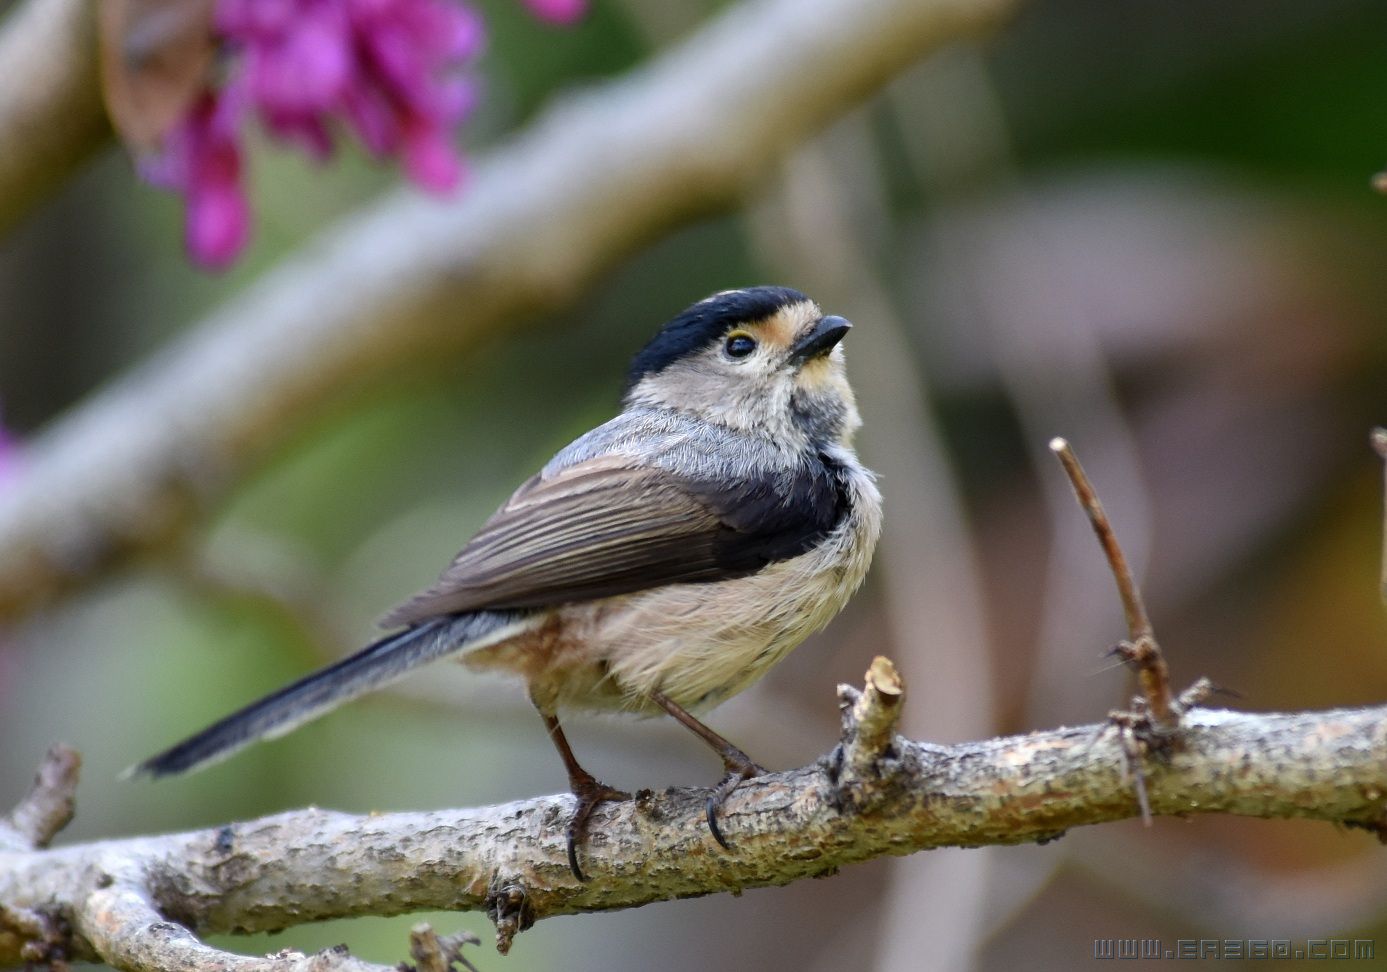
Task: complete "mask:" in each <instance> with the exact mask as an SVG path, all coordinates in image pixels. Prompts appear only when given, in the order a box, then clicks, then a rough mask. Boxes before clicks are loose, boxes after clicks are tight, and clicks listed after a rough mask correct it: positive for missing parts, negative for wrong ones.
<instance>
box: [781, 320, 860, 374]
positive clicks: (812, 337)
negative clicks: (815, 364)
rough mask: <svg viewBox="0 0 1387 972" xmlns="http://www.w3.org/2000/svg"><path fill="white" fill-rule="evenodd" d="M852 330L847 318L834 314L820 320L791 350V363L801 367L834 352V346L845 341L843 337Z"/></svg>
mask: <svg viewBox="0 0 1387 972" xmlns="http://www.w3.org/2000/svg"><path fill="white" fill-rule="evenodd" d="M850 330H852V325H851V324H849V323H848V321H847V320H846V319H845V318H842V317H838V316H836V315H833V314H830V315H829V316H828V317H821V318H819V320H818V322H817V323H816V324H815V325H814V326H813V327H812V328H810V329H809V333H808V334H806V335H805V336H804V337H802V338H800V339H799V341H797V342H796V343H795V346H794V347H793V348H791V349H790V363H791V364H793V365H796V366H799V365H802V364H804V363H805V362H806V361H812V360H813V359H814V358H818V357H822V356H823V355H825V354H828V352H830V351H832V350H833V347H834V345H836V344H837V343H838V342H839V341H841V340H843V335H844V334H847V333H848V331H850Z"/></svg>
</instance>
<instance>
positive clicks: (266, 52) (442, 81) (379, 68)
mask: <svg viewBox="0 0 1387 972" xmlns="http://www.w3.org/2000/svg"><path fill="white" fill-rule="evenodd" d="M524 2H525V4H526V6H528V7H529V9H530V10H531V11H532V12H533V13H534V14H535V15H536V16H538V17H540V18H542V19H544V20H546V21H549V22H551V23H570V22H572V21H573V20H574V19H576V18H577V17H579V16H581V15H582V14H583V13H584V12H585V10H586V9H587V0H524ZM214 30H215V33H216V35H217V38H218V40H219V41H220V43H221V47H222V49H223V51H224V52H225V55H226V58H227V63H228V67H227V70H226V75H227V77H228V80H227V82H226V83H225V84H224V85H223V86H222V87H221V88H220V89H212V88H208V89H207V90H206V91H204V92H203V93H202V95H200V96H199V97H198V99H197V101H196V102H195V104H194V106H193V108H192V110H191V111H190V112H189V114H188V115H187V116H186V117H185V118H184V119H183V120H182V121H181V122H180V123H179V124H178V125H177V126H175V128H174V130H173V131H171V132H170V133H169V134H168V136H167V137H166V139H165V142H164V145H163V146H162V149H161V151H160V152H159V153H158V154H157V155H156V156H155V157H153V158H151V159H147V160H145V161H144V163H143V164H142V166H141V170H142V172H143V174H144V176H145V178H147V179H148V180H149V181H151V182H154V183H156V184H158V185H161V186H164V187H166V188H171V189H174V190H176V191H178V192H180V193H182V195H183V197H184V199H185V202H186V212H185V224H186V233H185V235H186V240H187V247H188V251H189V253H190V254H191V255H192V257H193V259H194V260H196V261H197V262H198V263H200V264H202V265H203V266H206V267H211V268H221V267H225V266H227V265H229V264H230V263H231V262H232V261H234V260H235V259H236V257H237V256H239V255H240V253H241V251H242V250H243V249H244V248H245V246H246V243H247V241H248V240H249V238H250V230H251V208H250V203H249V200H248V199H247V198H246V194H245V189H244V185H243V180H242V175H243V173H242V168H243V155H244V152H243V149H242V147H241V141H240V139H241V137H242V125H243V123H244V122H245V120H246V119H247V118H248V117H257V118H259V119H260V121H261V123H262V124H263V125H264V126H265V128H266V130H267V131H268V132H269V133H270V134H271V135H272V136H273V137H274V138H276V139H278V140H280V141H283V142H288V143H291V144H294V145H297V146H298V147H300V148H301V149H303V150H304V151H305V152H307V153H308V154H309V155H310V156H311V157H313V158H315V159H317V160H319V161H322V160H326V159H327V158H329V157H331V155H332V152H333V139H334V136H335V133H336V132H338V131H340V130H342V129H343V128H346V129H347V130H350V131H352V132H354V133H355V134H356V136H357V137H358V138H359V139H360V140H361V142H362V144H363V145H364V146H365V147H366V149H367V151H368V152H370V153H371V154H372V155H374V156H375V157H376V158H378V159H388V158H395V159H398V160H400V162H401V163H402V165H403V168H404V172H405V175H406V176H407V177H408V178H409V179H410V181H412V182H414V183H415V184H416V185H418V186H420V187H421V188H423V189H426V190H428V191H430V192H436V193H446V192H449V191H451V190H453V189H455V188H456V187H457V186H458V184H459V183H461V181H462V178H463V174H464V167H463V162H462V158H461V156H460V155H459V154H458V150H457V147H456V137H455V135H456V130H457V126H458V125H459V124H460V123H461V122H462V120H463V119H464V118H465V117H466V116H467V115H468V114H469V113H470V112H471V110H472V108H473V106H474V105H475V104H476V101H477V91H476V86H475V83H474V82H473V80H472V79H471V78H470V77H469V76H468V75H467V74H466V67H467V65H468V64H469V62H471V61H472V60H473V59H474V58H475V57H476V56H477V55H478V54H479V53H480V52H481V49H482V46H483V44H484V42H485V32H484V30H483V26H482V22H481V19H480V18H479V17H478V16H477V14H476V12H475V11H473V10H472V9H471V8H469V7H466V6H463V5H462V4H461V2H457V0H217V5H216V10H215V15H214Z"/></svg>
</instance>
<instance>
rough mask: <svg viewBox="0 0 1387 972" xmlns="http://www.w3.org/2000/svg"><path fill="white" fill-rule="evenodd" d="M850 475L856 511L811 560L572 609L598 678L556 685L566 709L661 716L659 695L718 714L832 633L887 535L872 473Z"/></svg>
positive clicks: (586, 658) (570, 624)
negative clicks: (653, 696)
mask: <svg viewBox="0 0 1387 972" xmlns="http://www.w3.org/2000/svg"><path fill="white" fill-rule="evenodd" d="M841 474H842V475H843V477H844V486H845V489H846V492H847V495H848V497H849V499H850V502H849V505H848V509H847V511H846V513H845V515H844V516H843V517H842V518H841V519H840V520H839V522H838V523H837V525H836V526H835V527H834V528H833V530H831V531H830V532H829V533H828V534H827V535H826V536H825V537H824V538H823V539H822V540H821V541H820V542H819V543H817V544H816V545H814V546H813V547H812V548H811V549H810V550H808V551H807V552H805V553H802V554H799V555H798V556H795V557H791V558H789V559H786V560H782V561H779V562H776V563H773V564H770V565H768V566H767V567H765V568H763V569H762V570H760V571H758V572H756V573H754V574H751V575H749V576H746V577H739V578H736V579H733V580H726V581H718V582H714V583H705V584H672V585H668V586H665V587H660V588H655V589H652V590H648V591H642V592H639V593H636V594H629V595H624V596H622V597H618V598H608V599H604V600H601V601H594V602H590V603H587V604H575V605H570V606H568V607H565V608H564V609H562V610H563V612H564V615H565V619H566V627H567V628H568V630H569V631H570V633H571V634H573V635H576V637H573V638H571V639H570V643H572V644H575V645H581V646H582V648H581V649H579V650H578V651H577V652H576V653H575V654H574V655H573V661H574V662H575V663H580V664H582V665H583V666H584V667H585V670H586V671H587V672H589V673H590V677H586V678H583V677H578V678H565V679H559V680H556V682H557V683H558V684H556V686H555V688H556V689H557V694H558V696H559V698H558V701H559V703H560V704H561V705H564V706H567V707H576V708H589V709H628V710H630V709H634V710H646V711H652V712H653V711H658V710H653V709H652V708H651V705H650V703H649V702H648V697H649V694H650V692H651V691H653V690H656V689H658V690H659V691H661V692H664V693H665V694H666V695H668V696H669V697H670V698H672V699H673V700H674V701H675V702H677V703H679V704H680V705H683V706H685V707H686V708H691V709H695V710H698V709H707V708H711V707H712V706H714V705H716V704H717V703H719V702H721V701H723V700H725V699H727V698H729V697H731V696H732V695H735V694H736V693H738V692H740V691H742V690H743V689H745V688H746V687H748V686H749V685H751V684H752V683H753V682H755V681H756V680H757V679H758V678H760V677H761V676H762V675H763V674H765V672H766V671H767V670H768V669H769V668H770V667H771V666H772V665H774V664H775V663H776V662H778V661H779V660H780V659H782V658H783V657H785V655H786V654H787V653H788V652H789V651H790V650H791V649H792V648H794V647H795V646H796V645H798V644H799V643H800V642H802V641H803V640H804V639H805V638H807V637H808V636H809V635H810V634H812V633H813V632H815V631H817V630H819V629H821V628H823V627H824V626H825V625H827V624H828V622H829V621H831V620H832V619H833V617H834V616H835V615H837V614H838V612H839V611H841V610H842V608H843V606H844V605H845V604H846V603H847V601H848V599H849V598H850V597H851V596H852V594H853V592H854V591H856V590H857V588H858V587H859V586H860V585H861V583H862V580H863V578H864V577H865V576H866V573H867V568H868V567H869V566H870V564H871V559H872V553H873V551H874V550H875V548H876V543H877V538H878V536H879V535H880V532H881V498H880V495H879V493H878V492H877V489H876V485H875V483H874V482H873V477H872V475H871V473H869V472H867V471H866V470H864V469H862V468H861V467H860V466H858V465H857V464H856V463H855V462H853V463H851V464H850V465H848V466H846V467H844V468H843V470H842V473H841ZM580 655H581V656H583V657H581V659H580V657H579V656H580ZM575 674H576V672H575Z"/></svg>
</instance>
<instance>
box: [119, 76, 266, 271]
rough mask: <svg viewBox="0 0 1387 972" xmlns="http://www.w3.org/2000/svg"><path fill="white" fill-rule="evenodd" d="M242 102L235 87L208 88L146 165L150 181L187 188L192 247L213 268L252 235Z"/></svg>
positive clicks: (187, 235)
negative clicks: (241, 133) (241, 127)
mask: <svg viewBox="0 0 1387 972" xmlns="http://www.w3.org/2000/svg"><path fill="white" fill-rule="evenodd" d="M239 102H240V98H239V97H237V92H236V91H234V90H230V89H228V90H227V91H223V92H221V93H220V94H216V93H213V92H211V91H207V92H204V93H203V94H202V95H201V97H199V98H198V100H197V103H196V104H194V105H193V108H192V111H191V112H190V113H189V114H188V116H187V117H186V118H184V119H183V121H182V123H181V124H179V126H178V127H177V128H175V129H174V130H173V131H172V132H170V133H169V136H168V138H167V140H166V141H165V143H164V151H163V153H162V154H161V155H159V156H156V157H154V158H152V159H148V160H146V161H145V163H144V165H143V166H142V172H143V175H144V177H145V178H146V179H148V180H149V181H150V182H153V183H154V184H155V185H160V186H164V187H166V188H169V189H176V190H178V191H179V192H181V193H182V194H183V197H184V199H185V200H186V206H187V215H186V218H185V221H184V222H185V227H184V234H185V235H184V238H185V242H186V245H187V247H188V252H189V253H190V254H191V255H192V257H193V259H194V260H196V261H197V262H198V263H200V264H202V265H203V266H205V267H210V268H213V269H220V268H222V267H225V266H228V265H230V264H231V262H232V261H233V260H235V259H236V257H237V256H239V255H240V253H241V251H242V250H243V249H245V245H246V242H247V240H248V239H249V238H250V201H249V200H248V199H247V198H246V194H245V190H244V189H243V188H242V185H241V146H240V144H239V142H238V141H237V137H238V135H239V133H238V131H237V128H238V124H237V122H238V117H239V114H240V112H239V111H238V110H237V108H238V104H239Z"/></svg>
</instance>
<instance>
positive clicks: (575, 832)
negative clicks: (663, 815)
mask: <svg viewBox="0 0 1387 972" xmlns="http://www.w3.org/2000/svg"><path fill="white" fill-rule="evenodd" d="M573 796H574V797H575V798H577V801H578V805H577V806H576V807H574V809H573V816H571V817H569V818H568V831H567V838H568V869H569V870H570V871H572V872H573V876H574V877H575V878H577V879H578V880H579V881H586V880H587V877H586V876H585V875H584V874H583V869H582V868H580V867H579V866H578V845H579V844H580V843H582V840H583V838H584V837H585V836H587V829H588V820H589V819H590V818H591V817H592V812H593V811H594V810H596V809H597V806H598V804H600V803H605V802H607V801H608V800H629V799H631V794H629V793H626V792H625V791H623V790H618V789H614V788H613V787H610V786H607V784H605V783H599V782H598V781H597V780H596V779H595V778H593V777H591V776H589V777H588V778H587V779H586V780H577V781H574V784H573Z"/></svg>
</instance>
